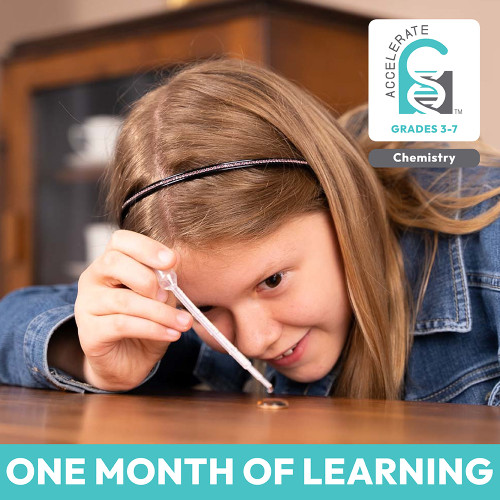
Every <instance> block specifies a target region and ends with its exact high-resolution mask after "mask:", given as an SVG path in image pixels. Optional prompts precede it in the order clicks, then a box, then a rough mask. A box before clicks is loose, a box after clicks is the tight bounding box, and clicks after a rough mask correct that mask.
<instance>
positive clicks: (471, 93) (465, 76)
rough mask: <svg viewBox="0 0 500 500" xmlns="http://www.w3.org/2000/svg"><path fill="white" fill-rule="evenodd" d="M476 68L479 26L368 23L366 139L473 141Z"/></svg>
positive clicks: (454, 22) (403, 21)
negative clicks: (367, 114)
mask: <svg viewBox="0 0 500 500" xmlns="http://www.w3.org/2000/svg"><path fill="white" fill-rule="evenodd" d="M479 68H480V67H479V24H478V23H477V21H474V20H471V19H427V20H425V19H391V20H387V19H376V20H374V21H372V22H371V23H370V27H369V135H370V138H371V139H372V140H374V141H406V142H407V141H432V142H438V141H439V142H443V141H446V142H452V141H474V140H477V139H478V137H479V84H480V81H479Z"/></svg>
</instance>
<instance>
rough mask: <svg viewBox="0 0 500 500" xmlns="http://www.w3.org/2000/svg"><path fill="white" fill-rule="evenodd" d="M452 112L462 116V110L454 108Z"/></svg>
mask: <svg viewBox="0 0 500 500" xmlns="http://www.w3.org/2000/svg"><path fill="white" fill-rule="evenodd" d="M453 112H454V113H455V114H456V115H461V114H462V109H461V108H460V109H457V108H455V109H454V110H453Z"/></svg>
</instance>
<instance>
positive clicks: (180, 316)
mask: <svg viewBox="0 0 500 500" xmlns="http://www.w3.org/2000/svg"><path fill="white" fill-rule="evenodd" d="M89 312H91V314H93V315H95V316H107V315H113V314H124V315H128V316H134V317H137V318H143V319H147V320H149V321H152V322H154V323H158V324H160V325H163V326H164V327H169V328H172V329H174V330H178V331H182V332H184V331H186V330H188V329H189V328H190V327H191V326H192V324H193V318H192V316H191V315H190V314H189V313H188V312H186V311H180V310H178V309H175V308H174V307H171V306H169V305H167V304H164V303H162V302H158V301H157V300H152V299H149V298H146V297H142V296H141V295H138V294H137V293H135V292H133V291H131V290H127V289H125V288H115V289H114V290H109V291H108V292H107V293H106V295H105V296H104V295H103V297H102V299H101V300H99V301H96V302H95V303H94V304H93V307H92V310H91V311H89Z"/></svg>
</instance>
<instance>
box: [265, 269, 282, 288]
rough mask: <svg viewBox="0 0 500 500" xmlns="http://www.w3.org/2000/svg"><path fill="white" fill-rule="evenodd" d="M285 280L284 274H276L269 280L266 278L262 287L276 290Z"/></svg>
mask: <svg viewBox="0 0 500 500" xmlns="http://www.w3.org/2000/svg"><path fill="white" fill-rule="evenodd" d="M282 280H283V273H276V274H273V275H272V276H269V278H266V279H265V280H264V281H263V282H262V283H261V285H265V286H266V287H267V288H271V289H272V288H276V287H277V286H278V285H279V284H280V283H281V281H282Z"/></svg>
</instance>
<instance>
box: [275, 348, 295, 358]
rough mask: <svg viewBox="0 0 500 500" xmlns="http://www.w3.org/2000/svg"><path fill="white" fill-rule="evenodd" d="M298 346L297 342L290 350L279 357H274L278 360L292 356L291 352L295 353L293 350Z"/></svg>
mask: <svg viewBox="0 0 500 500" xmlns="http://www.w3.org/2000/svg"><path fill="white" fill-rule="evenodd" d="M296 347H297V344H295V345H294V346H293V347H291V348H290V349H288V351H286V352H284V353H283V354H282V355H281V356H278V357H277V358H274V359H275V361H278V360H279V359H281V358H284V357H285V356H290V354H292V353H293V350H294V349H295V348H296Z"/></svg>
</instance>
